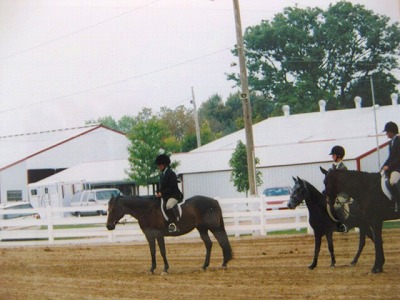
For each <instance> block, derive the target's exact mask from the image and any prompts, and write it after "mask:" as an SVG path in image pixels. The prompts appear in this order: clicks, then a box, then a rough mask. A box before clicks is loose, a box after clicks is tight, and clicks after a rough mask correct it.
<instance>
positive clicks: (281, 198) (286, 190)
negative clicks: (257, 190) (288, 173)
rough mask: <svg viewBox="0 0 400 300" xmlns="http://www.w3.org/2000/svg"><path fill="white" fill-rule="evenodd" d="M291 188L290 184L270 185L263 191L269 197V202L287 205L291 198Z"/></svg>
mask: <svg viewBox="0 0 400 300" xmlns="http://www.w3.org/2000/svg"><path fill="white" fill-rule="evenodd" d="M290 193H291V189H290V187H288V186H284V187H270V188H266V189H265V190H264V192H263V195H264V196H265V197H268V200H267V204H273V205H275V204H276V205H282V206H285V207H284V208H286V204H287V202H288V200H289V197H290Z"/></svg>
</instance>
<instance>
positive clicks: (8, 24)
mask: <svg viewBox="0 0 400 300" xmlns="http://www.w3.org/2000/svg"><path fill="white" fill-rule="evenodd" d="M335 2H336V1H335V0H334V1H329V0H297V1H292V0H280V1H274V0H239V3H240V13H241V19H242V27H243V31H244V29H245V28H246V27H248V26H254V25H258V24H260V22H261V20H272V18H273V17H274V15H275V14H276V13H279V12H282V10H283V8H284V7H286V6H294V5H298V6H299V7H301V8H306V7H316V6H318V7H321V8H323V9H326V8H327V7H328V6H329V4H330V3H335ZM352 2H354V3H361V4H364V5H365V6H366V8H368V9H372V10H374V11H375V12H376V13H379V14H382V15H387V16H389V17H390V18H391V19H392V20H394V21H398V20H399V19H400V1H399V0H363V1H362V0H360V1H356V0H354V1H352ZM235 43H236V32H235V20H234V13H233V2H232V0H214V1H210V0H0V136H5V135H11V134H21V133H28V132H37V131H43V130H53V129H61V128H70V127H76V126H82V125H84V124H85V121H87V120H97V119H98V118H99V117H106V116H111V117H112V118H114V119H115V120H119V119H120V118H121V117H122V116H124V115H130V116H135V115H137V114H138V113H139V112H140V111H141V110H142V109H143V108H144V107H146V108H151V109H152V111H153V113H157V112H158V111H159V110H160V107H168V108H170V109H175V108H176V107H177V106H179V105H184V106H185V107H187V108H193V105H192V104H191V102H190V100H192V90H191V88H192V87H193V90H194V96H195V102H196V104H197V107H200V105H201V103H202V102H204V101H207V99H208V98H209V97H211V96H212V95H214V94H219V95H221V96H222V98H223V99H224V100H225V99H226V98H227V97H228V96H229V94H231V93H235V92H236V91H237V87H234V82H232V81H228V80H227V75H226V74H228V73H232V72H235V73H239V66H238V65H239V64H238V59H237V58H236V57H235V56H233V54H232V53H231V49H233V47H234V45H235ZM398 77H400V74H399V76H398Z"/></svg>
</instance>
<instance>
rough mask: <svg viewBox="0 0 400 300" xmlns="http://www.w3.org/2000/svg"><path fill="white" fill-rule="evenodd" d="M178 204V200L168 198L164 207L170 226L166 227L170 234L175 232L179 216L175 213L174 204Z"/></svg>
mask: <svg viewBox="0 0 400 300" xmlns="http://www.w3.org/2000/svg"><path fill="white" fill-rule="evenodd" d="M177 203H178V200H177V199H175V198H169V199H168V201H167V204H166V205H165V208H166V209H167V212H168V218H169V221H170V224H169V226H168V230H169V231H170V232H175V231H177V227H176V224H175V223H177V222H178V221H179V215H178V213H177V212H176V209H175V207H176V204H177Z"/></svg>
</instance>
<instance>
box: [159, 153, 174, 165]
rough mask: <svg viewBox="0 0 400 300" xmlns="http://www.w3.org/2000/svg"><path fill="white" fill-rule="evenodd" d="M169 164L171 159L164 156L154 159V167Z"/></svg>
mask: <svg viewBox="0 0 400 300" xmlns="http://www.w3.org/2000/svg"><path fill="white" fill-rule="evenodd" d="M170 164H171V159H170V158H169V157H168V155H166V154H160V155H159V156H157V157H156V165H166V166H169V165H170Z"/></svg>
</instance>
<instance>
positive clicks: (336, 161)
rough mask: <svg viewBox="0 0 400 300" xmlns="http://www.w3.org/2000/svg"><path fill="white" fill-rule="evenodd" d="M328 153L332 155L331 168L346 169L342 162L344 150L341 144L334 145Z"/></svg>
mask: <svg viewBox="0 0 400 300" xmlns="http://www.w3.org/2000/svg"><path fill="white" fill-rule="evenodd" d="M329 155H332V159H333V164H332V170H347V167H346V166H345V164H344V163H343V158H344V155H345V151H344V148H343V147H342V146H334V147H333V148H332V150H331V153H330V154H329Z"/></svg>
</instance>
